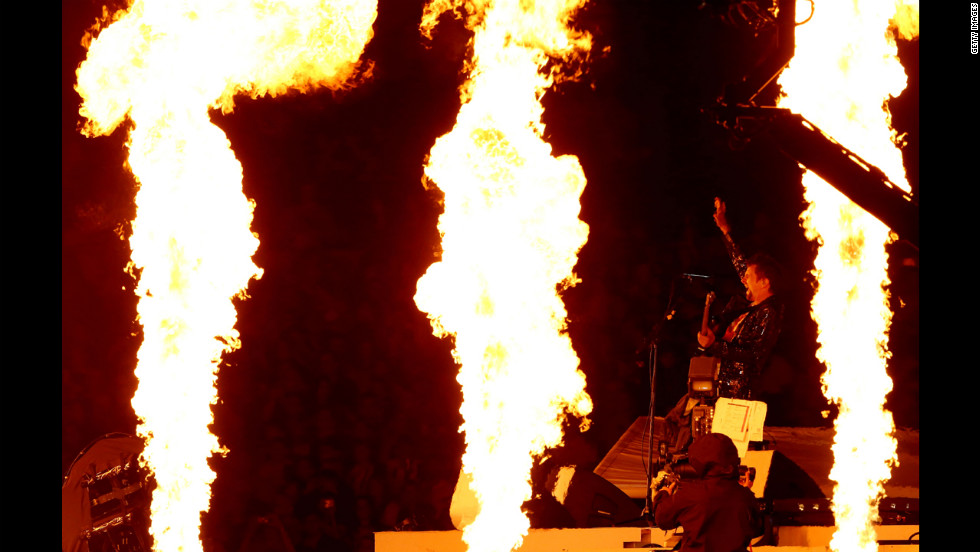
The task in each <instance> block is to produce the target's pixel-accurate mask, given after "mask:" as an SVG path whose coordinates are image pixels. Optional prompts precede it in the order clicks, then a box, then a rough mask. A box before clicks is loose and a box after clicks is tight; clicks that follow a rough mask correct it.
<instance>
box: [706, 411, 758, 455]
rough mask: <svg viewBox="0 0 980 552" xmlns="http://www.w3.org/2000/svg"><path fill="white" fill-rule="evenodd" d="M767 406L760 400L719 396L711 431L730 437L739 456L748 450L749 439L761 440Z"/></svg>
mask: <svg viewBox="0 0 980 552" xmlns="http://www.w3.org/2000/svg"><path fill="white" fill-rule="evenodd" d="M767 408H768V406H767V405H766V403H764V402H762V401H746V400H742V399H729V398H725V397H720V398H719V399H718V400H717V401H716V402H715V415H714V419H713V420H712V422H711V431H712V432H714V433H723V434H725V435H727V436H728V437H730V438H731V440H732V441H733V442H734V443H735V447H736V448H737V449H738V455H739V457H740V458H744V457H745V453H746V452H747V451H748V450H749V441H761V440H762V439H763V437H762V429H763V427H764V426H765V422H766V410H767Z"/></svg>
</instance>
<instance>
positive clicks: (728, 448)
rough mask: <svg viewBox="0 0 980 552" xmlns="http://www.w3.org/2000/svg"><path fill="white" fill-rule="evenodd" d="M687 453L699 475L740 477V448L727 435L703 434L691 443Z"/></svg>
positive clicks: (728, 477) (726, 477)
mask: <svg viewBox="0 0 980 552" xmlns="http://www.w3.org/2000/svg"><path fill="white" fill-rule="evenodd" d="M687 453H688V460H689V461H690V463H691V467H692V468H694V471H695V473H696V474H697V475H698V477H722V478H725V479H738V466H739V463H740V462H739V457H738V449H737V448H736V447H735V443H733V442H732V440H731V439H730V438H729V437H728V436H727V435H724V434H721V433H708V434H707V435H703V436H701V437H699V438H698V439H696V440H695V441H694V442H693V443H691V446H690V447H688V449H687Z"/></svg>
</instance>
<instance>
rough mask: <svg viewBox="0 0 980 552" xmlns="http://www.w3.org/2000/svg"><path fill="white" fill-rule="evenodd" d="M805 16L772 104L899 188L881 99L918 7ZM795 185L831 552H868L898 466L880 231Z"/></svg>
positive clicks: (839, 6)
mask: <svg viewBox="0 0 980 552" xmlns="http://www.w3.org/2000/svg"><path fill="white" fill-rule="evenodd" d="M896 6H898V8H899V9H898V11H897V12H896ZM811 7H813V16H812V19H811V20H810V21H808V22H807V23H806V24H804V25H800V26H798V27H797V29H796V53H795V56H794V58H793V59H792V61H790V64H789V67H788V68H787V69H786V70H785V71H784V72H783V73H782V75H781V76H780V78H779V84H780V86H781V87H782V91H783V94H784V97H782V98H781V99H780V102H779V105H780V106H781V107H787V108H789V109H791V110H793V111H794V112H797V113H800V114H801V115H803V116H805V117H806V118H807V119H809V120H810V121H813V123H814V124H816V125H817V126H818V127H820V128H821V129H822V130H823V131H824V132H826V133H827V134H829V135H830V136H832V137H833V138H834V139H835V140H837V141H838V142H840V143H841V144H843V145H844V146H846V147H847V148H849V149H851V150H852V151H854V152H855V153H857V154H858V155H860V156H861V157H862V158H863V159H865V160H867V161H868V162H870V163H872V164H873V165H875V166H876V167H878V168H880V169H881V170H882V171H884V172H885V174H886V175H887V176H888V178H889V180H891V181H892V182H893V183H895V184H897V185H899V186H901V187H902V188H903V189H905V190H906V191H908V190H909V185H908V182H907V180H906V177H905V170H904V167H903V164H902V157H901V152H900V150H899V149H898V148H897V147H896V144H897V143H900V139H898V138H897V137H896V136H895V133H894V131H893V130H892V129H891V128H890V116H889V114H888V111H887V104H886V103H885V102H886V101H887V99H888V97H889V96H898V95H899V94H900V93H901V91H902V90H904V89H905V86H906V83H907V79H906V76H905V72H904V70H903V68H902V66H901V64H900V62H899V60H898V57H897V47H896V44H895V39H894V37H893V35H892V33H893V32H896V31H897V32H901V33H903V34H905V36H906V37H908V36H909V33H912V32H914V33H915V34H917V33H918V3H917V0H915V1H914V3H913V2H912V1H907V2H904V4H902V3H901V2H899V3H896V1H895V0H861V1H860V2H819V1H818V2H814V3H813V4H811V3H809V2H800V4H799V7H798V8H797V15H798V17H799V16H803V15H805V14H808V13H810V10H811ZM890 21H891V23H890ZM890 25H891V28H890V27H889V26H890ZM913 29H914V30H913ZM803 184H804V188H805V192H804V193H805V198H806V200H807V202H808V203H809V206H808V208H807V210H806V211H805V212H804V213H803V215H802V216H801V219H802V222H803V225H804V227H805V229H806V234H807V237H808V238H809V239H811V240H816V241H817V243H818V244H819V248H818V252H817V257H816V260H815V266H814V274H815V275H816V277H817V280H818V287H817V289H816V292H815V294H814V297H813V300H812V304H811V308H812V316H813V318H814V320H815V321H816V322H817V324H818V341H819V349H818V351H817V356H818V358H819V359H820V360H821V361H822V362H823V363H824V365H825V366H826V372H825V373H824V375H823V379H822V383H823V388H824V394H825V395H826V397H827V398H828V400H830V401H832V402H833V403H835V404H837V405H838V406H839V413H838V416H837V418H836V420H835V422H834V427H835V431H836V434H835V437H834V444H833V453H834V466H833V468H832V470H831V472H830V478H831V479H832V480H833V481H835V482H836V485H835V488H834V496H833V500H832V508H833V511H834V517H835V521H836V525H837V530H836V531H835V533H834V537H833V539H832V541H831V549H832V550H835V551H838V550H877V537H876V534H875V529H874V525H873V524H874V522H875V521H876V520H877V518H878V502H879V500H880V499H881V497H882V496H883V494H884V482H886V481H887V480H888V479H889V478H890V477H891V468H892V467H893V466H894V465H896V464H897V462H898V459H897V456H896V441H895V438H894V436H893V434H894V429H895V427H894V422H893V420H892V414H891V412H889V411H888V410H886V409H885V408H884V404H885V396H886V395H887V394H888V392H889V391H891V388H892V382H891V379H890V378H889V377H888V374H887V372H886V364H887V360H888V358H889V356H890V353H889V352H888V348H887V331H888V327H889V324H890V321H891V311H890V310H889V307H888V293H887V291H886V286H887V285H888V274H887V268H888V258H887V253H886V250H885V246H886V245H887V244H888V243H889V241H890V237H889V229H888V228H887V227H886V226H885V225H884V224H882V223H881V222H880V221H879V220H878V219H876V218H874V217H873V216H871V215H870V214H868V213H867V212H865V211H864V210H863V209H861V208H860V207H858V206H857V205H855V204H854V203H853V202H851V201H850V200H849V199H847V198H846V197H845V196H844V195H843V194H841V193H840V192H838V191H837V190H836V189H835V188H833V187H832V186H830V185H829V184H827V183H826V182H824V181H823V180H821V179H820V178H819V177H818V176H816V175H815V174H813V173H811V172H806V173H805V174H804V177H803Z"/></svg>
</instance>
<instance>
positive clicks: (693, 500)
mask: <svg viewBox="0 0 980 552" xmlns="http://www.w3.org/2000/svg"><path fill="white" fill-rule="evenodd" d="M688 458H689V461H690V464H691V468H693V470H694V472H695V475H696V478H695V479H686V480H681V482H680V483H679V484H678V487H677V490H676V491H675V492H674V494H673V495H671V494H670V493H669V492H668V491H667V490H661V491H660V492H658V493H657V495H656V497H654V500H653V512H654V520H655V521H656V523H657V527H659V528H661V529H674V528H675V527H677V526H681V527H683V528H684V534H683V537H682V539H681V552H689V551H690V552H694V551H699V552H700V551H703V552H745V551H747V550H748V547H749V545H750V544H751V542H752V539H753V538H754V537H757V536H759V535H761V534H762V516H761V512H760V510H759V506H758V501H757V500H756V498H755V495H754V494H753V493H752V491H750V490H749V489H747V488H746V487H743V486H741V485H739V484H738V466H739V458H738V451H737V450H736V448H735V444H734V443H732V440H731V439H729V438H728V437H727V436H725V435H722V434H720V433H710V434H708V435H705V436H703V437H701V438H699V439H698V440H696V441H694V442H693V443H692V444H691V446H690V448H689V449H688Z"/></svg>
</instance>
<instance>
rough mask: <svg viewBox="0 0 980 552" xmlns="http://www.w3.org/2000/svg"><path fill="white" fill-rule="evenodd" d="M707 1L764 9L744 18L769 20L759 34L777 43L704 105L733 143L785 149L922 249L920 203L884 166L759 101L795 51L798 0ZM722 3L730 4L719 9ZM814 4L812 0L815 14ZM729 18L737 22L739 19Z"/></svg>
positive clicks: (800, 119) (802, 120)
mask: <svg viewBox="0 0 980 552" xmlns="http://www.w3.org/2000/svg"><path fill="white" fill-rule="evenodd" d="M705 4H708V5H712V6H715V9H714V10H713V11H714V12H715V15H719V13H722V12H723V13H726V14H730V13H733V12H732V8H733V7H736V6H742V8H739V9H735V10H734V12H735V13H745V14H750V13H760V14H763V16H762V17H761V18H754V19H753V17H743V19H746V21H748V20H749V19H753V20H757V21H766V23H765V24H763V25H760V26H759V29H758V30H756V32H755V35H756V36H757V37H758V36H759V35H760V31H763V30H764V31H765V34H766V35H767V37H766V38H769V39H771V42H772V44H773V46H772V47H771V48H769V50H768V56H767V57H766V58H765V59H764V60H762V61H761V62H759V63H758V64H756V65H755V66H754V67H752V68H751V69H750V70H749V71H747V72H746V73H747V74H746V75H745V77H743V78H742V79H741V80H740V81H739V82H735V83H731V84H729V85H727V86H726V87H725V90H724V93H723V94H722V96H721V97H720V98H719V99H718V101H717V102H716V103H715V105H714V106H712V107H708V108H705V109H702V112H703V113H706V114H707V115H709V116H711V117H712V118H713V119H714V120H715V122H716V123H718V124H719V125H721V126H723V127H724V128H726V129H728V130H729V131H730V132H731V136H732V140H733V143H734V144H740V145H743V146H744V144H746V143H747V142H748V141H749V140H755V141H757V142H762V143H764V144H765V145H766V146H767V147H770V148H773V149H775V150H778V151H781V152H782V153H783V154H784V155H786V156H787V157H789V158H790V159H793V160H794V161H796V162H797V163H799V164H801V165H803V166H804V167H806V168H807V169H809V170H811V171H813V172H814V173H816V174H817V175H819V176H820V177H821V178H822V179H824V180H825V181H827V182H828V183H829V184H830V185H832V186H834V187H835V188H836V189H837V190H838V191H840V192H841V193H842V194H844V195H845V196H847V197H848V199H850V200H851V201H853V202H854V203H856V204H858V205H859V206H860V207H861V208H862V209H864V210H865V211H867V212H869V213H871V214H872V215H874V216H875V217H877V218H878V219H879V220H880V221H881V222H883V223H885V224H886V225H887V226H888V227H889V228H891V229H892V231H894V232H895V233H896V234H898V236H899V238H900V239H902V240H903V241H905V242H907V243H908V244H910V245H912V246H913V247H915V248H916V249H918V248H919V206H918V203H917V202H916V201H915V200H914V199H913V198H912V197H911V196H910V195H909V194H907V193H906V192H905V191H903V190H902V189H901V188H899V187H898V186H896V185H895V184H894V183H892V182H890V181H889V180H888V178H887V177H886V176H885V174H884V173H883V172H882V171H881V170H880V169H878V168H877V167H875V166H874V165H872V164H870V163H868V162H867V161H865V160H863V159H861V158H860V157H859V156H858V155H857V154H855V153H854V152H852V151H850V150H849V149H847V148H845V147H844V146H843V145H841V144H839V143H838V142H837V141H835V140H834V139H833V138H832V137H830V136H829V135H827V134H825V133H824V132H823V131H821V130H820V129H819V128H817V126H816V125H814V124H813V123H811V122H810V121H807V120H806V119H805V118H804V117H803V116H801V115H797V114H794V113H792V112H790V111H789V110H787V109H779V108H776V107H769V106H759V105H757V103H756V99H757V97H758V96H759V94H760V93H761V92H762V91H763V90H764V89H765V88H766V87H767V86H769V84H770V83H772V82H773V81H774V80H775V79H776V78H777V77H778V76H779V74H780V73H781V72H782V70H783V69H784V68H785V67H786V65H787V64H788V63H789V61H790V60H791V59H793V55H794V54H795V48H796V46H795V40H796V38H795V37H796V33H795V27H796V25H797V24H798V23H797V22H796V0H772V1H765V0H749V1H742V0H706V1H705V3H704V4H702V5H705ZM763 4H765V6H763ZM750 5H755V6H756V8H752V7H751V6H750ZM718 6H723V7H725V8H726V9H725V10H721V12H720V11H719V10H718V9H717V7H718ZM757 8H760V9H757ZM761 8H765V9H761ZM812 9H813V3H812V2H811V14H810V15H812ZM728 17H729V18H731V16H728ZM724 18H725V17H723V19H724ZM807 19H809V16H808V18H807ZM730 22H731V23H733V24H735V23H736V21H735V20H734V19H733V20H732V21H730ZM800 24H802V23H800Z"/></svg>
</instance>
